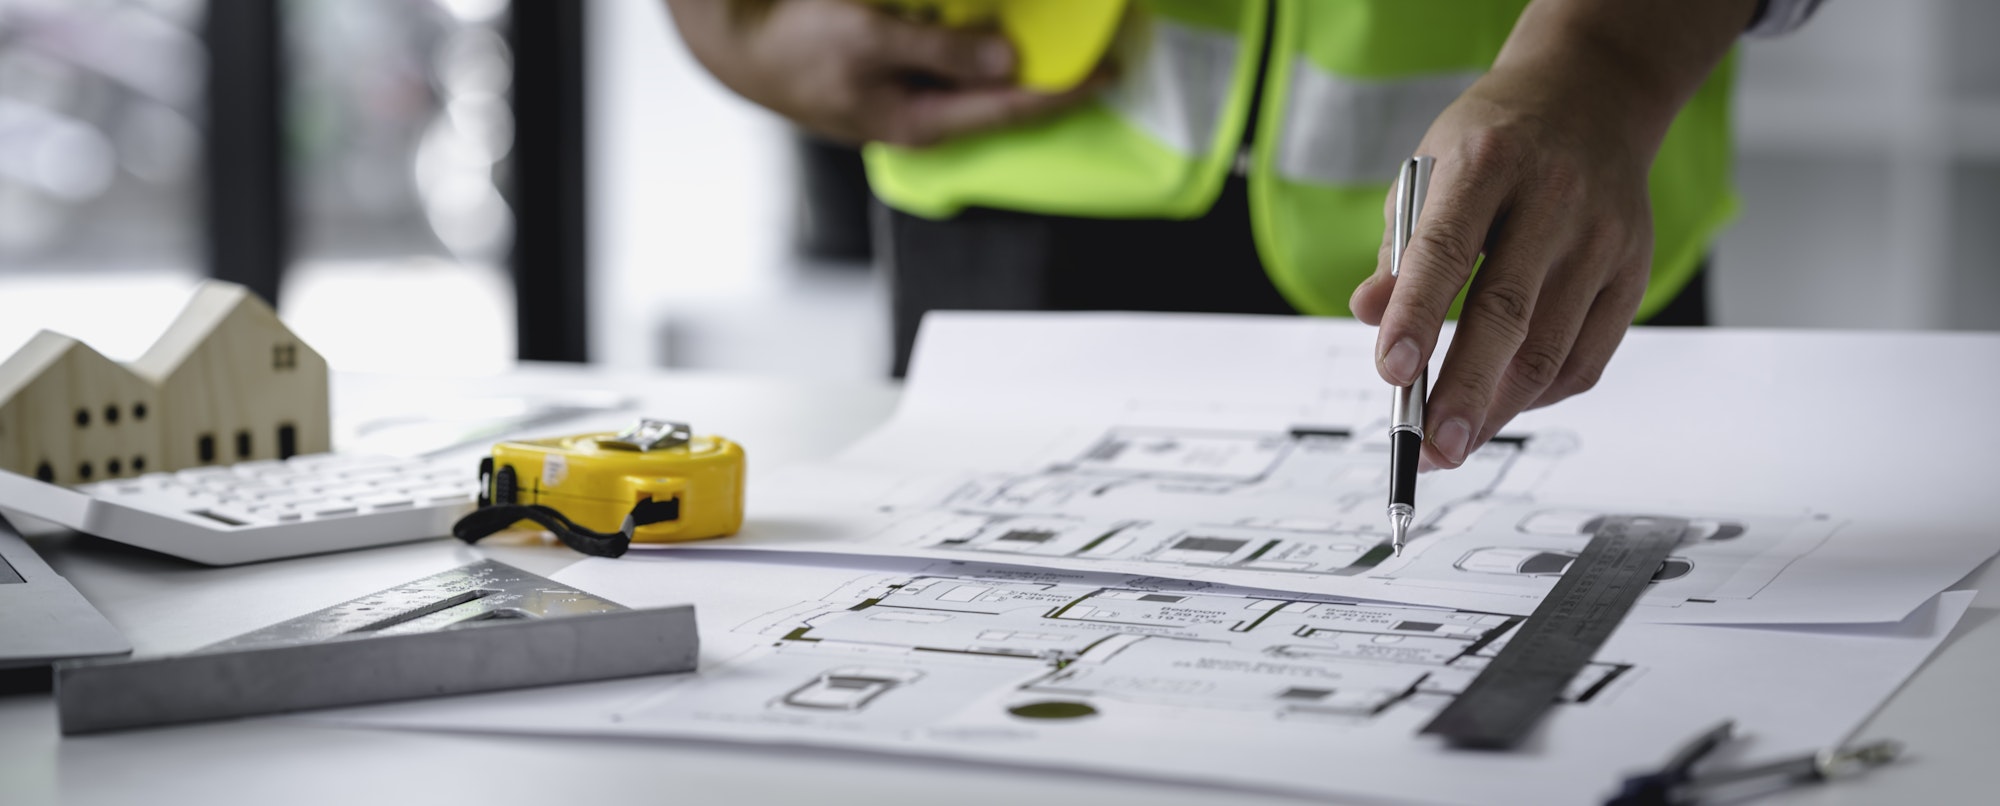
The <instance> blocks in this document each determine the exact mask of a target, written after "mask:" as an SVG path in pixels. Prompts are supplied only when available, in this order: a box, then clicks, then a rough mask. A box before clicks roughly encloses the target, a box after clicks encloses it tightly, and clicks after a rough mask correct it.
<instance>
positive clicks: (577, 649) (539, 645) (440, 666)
mask: <svg viewBox="0 0 2000 806" xmlns="http://www.w3.org/2000/svg"><path fill="white" fill-rule="evenodd" d="M699 648H700V639H699V637H698V635H697V633H696V631H695V621H694V606H693V605H680V606H677V607H668V608H661V609H655V610H632V609H630V608H627V607H625V606H624V605H621V604H618V603H617V602H613V601H610V600H608V599H602V598H599V597H596V596H592V595H591V594H588V593H584V592H583V591H580V590H577V589H575V588H572V587H570V586H568V585H564V584H562V583H559V582H556V581H554V580H550V579H546V578H543V577H540V576H536V575H534V574H530V573H528V572H526V571H523V570H521V569H519V568H515V567H513V566H511V565H504V564H502V563H497V562H494V561H492V560H484V561H481V562H476V563H472V564H469V565H463V566H460V567H458V568H454V569H452V570H450V571H446V572H444V573H442V574H435V575H432V576H428V577H425V578H423V579H419V580H416V581H413V582H409V583H406V584H403V585H398V586H396V587H393V588H389V589H387V590H383V591H379V592H376V593H372V594H369V595H367V596H363V597H361V598H359V599H354V600H352V601H348V602H344V603H342V604H338V605H334V606H333V607H329V608H326V609H324V610H319V611H316V612H313V613H308V614H306V615H303V616H300V617H298V618H295V619H291V620H289V621H284V622H280V623H278V624H274V625H271V626H269V627H266V628H264V629H261V630H257V631H255V632H251V633H248V634H245V635H241V636H238V637H236V638H232V639H229V640H227V641H223V642H221V643H218V644H213V645H210V646H207V647H203V648H202V649H198V650H195V651H194V652H191V653H188V654H185V655H172V656H166V657H157V658H146V659H136V660H112V661H75V662H69V663H63V664H59V665H57V666H56V674H55V677H56V689H55V695H56V710H57V715H58V719H59V721H60V723H61V725H62V732H63V733H66V734H78V733H94V732H98V731H107V730H122V729H126V728H137V727H146V726H151V725H166V724H173V723H177V722H194V721H199V720H208V719H224V718H228V717H240V716H252V715H257V714H273V713H282V712H286V711H299V710H305V709H309V708H328V707H333V706H340V705H359V704H362V703H373V702H386V701H390V700H401V699H410V698H413V697H435V696H442V695H448V694H467V693H471V692H477V691H497V690H500V689H508V688H521V687H524V686H541V685H550V684H554V683H575V682H581V681H586V680H604V679H609V678H614V677H630V676H634V675H643V674H660V673H665V672H684V671H689V670H692V669H693V668H694V666H695V655H696V652H697V650H698V649H699Z"/></svg>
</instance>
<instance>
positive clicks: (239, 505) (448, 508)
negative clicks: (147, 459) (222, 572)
mask: <svg viewBox="0 0 2000 806" xmlns="http://www.w3.org/2000/svg"><path fill="white" fill-rule="evenodd" d="M478 490H479V474H478V470H477V467H476V466H475V465H471V464H468V463H467V462H466V461H465V460H464V459H463V458H456V459H408V458H396V457H385V456H359V455H346V454H311V455H304V456H294V457H292V458H290V459H285V460H275V459H273V460H268V461H258V462H244V463H241V464H235V465H226V466H214V467H200V468H193V469H190V470H182V471H178V472H174V473H151V474H147V475H144V476H139V477H137V478H131V479H116V480H111V481H100V482H95V483H91V484H83V485H78V486H75V487H62V486H58V485H55V484H49V483H46V482H42V481H38V480H35V479H32V478H28V477H26V476H22V475H19V474H16V473H9V472H6V471H0V509H5V510H8V511H12V512H18V513H21V514H24V515H30V516H33V517H36V518H40V519H42V520H46V521H52V522H54V523H56V524H58V525H61V526H65V527H68V528H71V529H75V530H77V531H80V532H84V533H86V534H92V535H96V536H98V537H102V538H105V539H108V540H116V541H118V542H120V543H129V544H131V545H134V546H139V547H141V548H147V549H152V550H153V551H158V552H162V553H165V554H171V555H174V556H176V557H183V558H186V559H189V560H193V561H195V562H199V563H206V564H208V565H234V564H237V563H247V562H256V561H258V560H270V559H276V558H279V557H295V556H298V555H302V554H319V553H322V552H328V551H341V550H345V549H354V548H362V547H366V546H379V545H383V544H387V543H399V542H404V541H409V540H418V539H422V538H430V537H441V536H444V535H448V534H451V525H452V523H453V522H455V521H457V520H458V519H459V518H460V517H462V516H464V515H465V514H466V513H468V512H471V511H472V509H473V503H474V500H475V498H476V497H477V494H478Z"/></svg>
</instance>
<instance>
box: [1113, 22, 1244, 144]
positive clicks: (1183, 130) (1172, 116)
mask: <svg viewBox="0 0 2000 806" xmlns="http://www.w3.org/2000/svg"><path fill="white" fill-rule="evenodd" d="M1137 34H1138V35H1136V36H1129V37H1127V38H1126V39H1125V40H1123V41H1121V42H1119V43H1118V56H1119V62H1118V63H1119V64H1120V65H1121V66H1122V68H1123V73H1122V75H1121V76H1120V78H1119V80H1118V82H1117V83H1116V84H1114V85H1113V86H1111V87H1110V88H1109V89H1107V90H1105V92H1104V94H1103V96H1101V100H1102V101H1103V102H1104V104H1105V106H1107V107H1109V108H1110V109H1111V110H1112V111H1114V112H1116V113H1118V115H1119V117H1122V118H1124V119H1125V121H1126V122H1128V123H1130V124H1132V125H1133V126H1134V127H1136V128H1138V129H1139V130H1140V131H1142V132H1145V133H1146V134H1148V135H1150V136H1152V138H1153V139H1155V140H1158V141H1160V143H1161V144H1162V145H1165V146H1167V147H1168V148H1171V149H1173V150H1175V151H1178V152H1180V153H1181V154H1184V155H1186V156H1189V157H1196V158H1198V157H1201V156H1204V155H1206V154H1207V153H1208V150H1209V146H1210V145H1211V143H1212V141H1213V140H1214V139H1215V127H1216V124H1217V123H1218V122H1220V121H1221V120H1222V111H1223V106H1224V105H1225V104H1227V103H1229V89H1230V87H1231V86H1233V85H1234V83H1235V80H1236V56H1237V44H1236V35H1235V34H1233V33H1226V32H1222V31H1210V30H1205V29H1199V28H1190V27H1188V26H1184V25H1176V24H1174V23H1171V22H1164V21H1161V20H1159V19H1157V18H1155V19H1154V20H1153V21H1152V24H1151V25H1148V26H1143V27H1140V28H1139V30H1138V31H1137Z"/></svg>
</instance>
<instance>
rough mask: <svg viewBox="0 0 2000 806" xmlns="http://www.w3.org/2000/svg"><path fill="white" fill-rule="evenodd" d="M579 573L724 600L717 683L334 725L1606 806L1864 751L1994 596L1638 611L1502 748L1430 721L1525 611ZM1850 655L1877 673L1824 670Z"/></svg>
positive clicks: (1000, 569) (713, 612)
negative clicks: (1744, 743)
mask: <svg viewBox="0 0 2000 806" xmlns="http://www.w3.org/2000/svg"><path fill="white" fill-rule="evenodd" d="M843 562H844V563H845V564H842V563H843ZM557 578H558V579H560V580H562V581H563V582H565V584H573V585H576V586H578V587H579V588H582V589H586V590H590V591H592V592H593V593H596V594H599V595H604V596H608V597H610V598H612V599H614V600H618V601H621V602H624V603H627V604H631V605H634V606H640V607H644V606H654V605H659V604H663V603H665V602H667V601H686V600H694V601H698V602H700V603H701V604H700V605H699V608H698V611H697V613H698V617H699V618H700V620H701V629H702V640H703V647H704V650H703V660H702V663H701V669H700V671H699V672H698V673H696V674H694V675H691V676H682V677H665V678H651V679H646V680H637V681H630V682H626V683H617V684H602V685H599V686H596V687H589V688H577V689H548V690H542V691H532V692H518V693H510V694H505V695H493V696H479V697H471V698H459V699H454V700H444V701H435V702H424V703H412V704H409V705H402V706H394V707H389V708H383V709H374V710H370V711H364V712H349V713H345V714H341V715H338V716H337V717H335V718H338V719H341V720H344V721H361V722H366V723H369V724H385V725H399V726H420V727H448V728H454V729H492V730H504V731H509V732H520V731H527V732H550V733H569V734H599V735H619V736H672V737H686V738H698V739H702V740H711V741H713V740H720V741H735V742H750V743H760V742H783V743H786V744H801V743H803V744H808V745H825V746H832V747H842V748H850V749H864V750H874V751H883V752H892V753H898V754H917V755H930V756H945V757H956V758H963V759H971V760H980V761H987V762H998V763H1006V764H1017V765H1018V764H1027V765H1033V766H1043V767H1058V768H1073V769H1087V770H1094V771H1100V772H1106V771H1108V772H1117V773H1124V774H1133V775H1144V776H1147V777H1153V778H1168V779H1177V780H1190V781H1202V782H1207V783H1210V784H1218V785H1226V786H1241V787H1252V788H1257V789H1265V790H1282V791H1290V792H1303V793H1311V794H1319V795H1327V794H1333V793H1341V794H1347V795H1360V796H1384V797H1387V796H1395V797H1402V798H1415V799H1418V800H1423V801H1426V802H1471V803H1485V802H1492V801H1494V800H1495V799H1496V797H1498V796H1500V795H1502V794H1503V793H1504V797H1499V799H1502V800H1507V801H1509V802H1534V803H1556V802H1581V801H1589V800H1592V799H1594V798H1597V797H1599V796H1601V795H1602V794H1603V791H1604V790H1605V789H1607V788H1609V787H1610V786H1611V785H1612V783H1613V781H1614V778H1615V773H1616V772H1618V771H1623V770H1629V769H1634V768H1638V767H1641V766H1644V765H1646V764H1652V763H1657V760H1658V759H1659V758H1664V757H1665V756H1666V755H1667V754H1668V753H1669V752H1670V751H1671V749H1672V746H1673V745H1674V744H1675V743H1676V742H1678V741H1680V740H1682V739H1684V738H1686V736H1688V735H1691V734H1692V733H1693V732H1694V731H1696V730H1698V729H1699V728H1701V727H1705V726H1707V725H1709V724H1713V722H1715V721H1716V720H1719V719H1721V718H1723V717H1725V716H1727V717H1732V718H1735V719H1737V720H1738V721H1739V724H1742V725H1744V726H1746V729H1754V730H1755V731H1756V732H1757V735H1758V737H1759V739H1758V742H1757V744H1756V752H1757V754H1758V755H1759V757H1763V756H1765V755H1770V756H1776V755H1778V754H1782V753H1785V752H1787V751H1790V750H1798V749H1805V748H1812V747H1817V746H1819V745H1821V744H1824V743H1827V742H1831V741H1834V740H1837V739H1838V738H1839V737H1840V736H1842V735H1844V734H1845V732H1846V731H1848V730H1851V729H1852V727H1853V725H1854V724H1856V723H1858V722H1859V721H1860V720H1861V719H1863V718H1865V716H1866V715H1867V713H1868V712H1869V711H1870V710H1872V708H1873V704H1874V703H1875V702H1878V701H1879V700H1880V699H1881V698H1882V697H1885V696H1887V694H1888V693H1889V691H1890V690H1892V689H1893V687H1894V685H1895V681H1896V680H1900V679H1901V676H1902V675H1903V674H1906V673H1907V670H1908V669H1910V668H1914V666H1915V665H1916V664H1917V663H1918V662H1919V661H1920V660H1921V659H1922V658H1923V657H1924V656H1925V654H1927V653H1928V652H1929V651H1930V649H1931V648H1932V647H1934V646H1935V645H1936V644H1937V642H1939V641H1941V640H1942V639H1943V637H1944V635H1945V634H1946V633H1947V632H1948V631H1949V629H1950V625H1951V623H1953V622H1954V621H1955V620H1956V618H1957V616H1958V614H1959V613H1960V612H1962V609H1963V608H1964V606H1965V605H1966V603H1967V602H1969V597H1967V596H1963V595H1958V596H1959V598H1955V599H1947V600H1945V601H1944V603H1942V604H1939V605H1934V606H1930V607H1927V608H1923V609H1921V610H1920V611H1919V613H1918V614H1917V615H1914V616H1912V618H1911V619H1910V620H1908V621H1906V622H1905V623H1904V624H1902V625H1883V627H1884V629H1880V630H1876V631H1873V632H1871V633H1868V634H1866V635H1864V636H1862V637H1860V638H1856V637H1854V636H1850V635H1846V634H1834V633H1813V632H1798V633H1787V632H1766V631H1758V630H1740V629H1730V628H1714V627H1694V626H1681V625H1649V624H1634V625H1627V627H1626V628H1625V629H1623V630H1621V631H1620V632H1619V634H1618V636H1617V637H1615V638H1614V639H1613V641H1612V642H1611V643H1610V644H1609V645H1607V646H1606V647H1605V649H1604V651H1603V653H1602V654H1601V655H1600V657H1599V662H1597V663H1593V664H1591V665H1590V666H1589V667H1588V668H1587V669H1586V671H1585V673H1584V674H1582V675H1580V676H1579V677H1578V678H1577V679H1576V680H1575V681H1573V682H1572V684H1571V685H1570V686H1569V688H1568V690H1567V691H1566V692H1565V694H1564V696H1563V704H1562V705H1560V706H1559V707H1557V708H1556V709H1555V710H1554V711H1553V712H1552V714H1551V716H1550V717H1549V719H1548V721H1547V722H1546V723H1545V728H1544V729H1543V730H1542V732H1541V733H1540V735H1539V738H1538V739H1537V740H1536V741H1534V742H1532V743H1531V744H1530V746H1528V747H1526V748H1524V749H1522V750H1520V751H1517V752H1514V753H1510V754H1500V755H1496V754H1490V753H1469V752H1455V751H1451V750H1448V749H1446V748H1444V747H1443V746H1442V745H1441V744H1439V743H1437V742H1436V741H1434V740H1433V739H1432V738H1431V737H1424V736H1419V735H1417V729H1418V727H1420V726H1421V725H1422V724H1423V723H1424V722H1425V721H1427V720H1428V719H1429V717H1430V716H1431V715H1432V714H1434V713H1435V712H1436V711H1437V709H1439V708H1441V707H1443V705H1445V704H1446V703H1448V702H1450V700H1451V698H1452V697H1454V696H1456V695H1457V693H1458V692H1459V691H1461V690H1462V688H1463V686H1465V685H1466V683H1467V682H1468V681H1469V680H1471V679H1472V676H1473V675H1475V674H1476V673H1477V672H1478V670H1479V668H1480V667H1481V665H1482V664H1483V663H1484V662H1485V660H1486V659H1487V658H1489V657H1491V656H1492V655H1493V653H1494V652H1496V651H1497V650H1498V649H1499V648H1500V647H1502V646H1504V644H1505V642H1506V640H1507V638H1508V635H1509V633H1510V632H1511V631H1512V630H1514V629H1515V627H1516V625H1517V624H1518V623H1519V619H1518V618H1517V617H1514V616H1508V615H1504V614H1496V613H1481V612H1471V611H1464V610H1452V609H1444V608H1426V607H1411V606H1400V605H1381V604H1371V603H1366V602H1353V601H1341V600H1336V599H1331V598H1328V597H1317V596H1306V595H1267V594H1263V593H1259V592H1256V591H1251V590H1245V589H1241V588H1234V587H1229V586H1221V585H1214V584H1209V583H1202V582H1188V581H1184V580H1173V579H1165V578H1160V577H1140V576H1129V575H1116V574H1098V573H1085V572H1068V571H1041V570H1033V569H1023V568H1019V567H1011V566H995V565H987V564H983V563H976V562H937V561H912V560H895V559H890V558H880V557H871V558H848V559H846V560H843V561H840V562H835V561H832V560H829V561H825V562H821V563H800V562H798V561H797V560H796V559H794V561H793V562H778V561H773V557H772V555H768V554H757V555H753V554H750V553H747V552H701V553H686V552H683V553H676V554H665V555H652V556H640V557H636V558H635V557H627V558H626V559H621V560H615V561H613V560H586V561H584V562H581V563H579V564H577V565H576V566H573V567H572V568H571V569H569V570H566V571H564V572H562V573H561V574H558V575H557ZM1857 642H1859V643H1858V644H1857ZM1857 649H1859V650H1865V651H1862V652H1857ZM1830 663H1839V664H1842V666H1843V668H1844V669H1850V670H1856V673H1854V674H1845V675H1839V676H1827V675H1821V674H1817V673H1816V670H1817V669H1820V668H1822V667H1823V666H1824V665H1825V664H1830ZM1856 664H1860V666H1856ZM1861 667H1866V668H1865V669H1862V668H1861ZM1746 669H1754V670H1756V673H1755V674H1744V673H1743V672H1744V670H1746ZM1863 671H1865V672H1866V673H1862V672H1863ZM1694 692H1698V694H1693V695H1692V696H1690V694H1691V693H1694ZM1635 725H1643V726H1645V729H1644V730H1634V729H1633V726H1635ZM1752 726H1754V728H1753V727H1752ZM1502 773H1504V774H1502ZM1496 775H1497V776H1498V777H1495V776H1496ZM1494 787H1499V788H1498V789H1496V788H1494Z"/></svg>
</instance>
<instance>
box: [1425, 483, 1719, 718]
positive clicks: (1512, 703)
mask: <svg viewBox="0 0 2000 806" xmlns="http://www.w3.org/2000/svg"><path fill="white" fill-rule="evenodd" d="M1687 527H1688V522H1687V521H1686V520H1684V519H1680V518H1665V517H1655V516H1650V515H1629V516H1614V517H1607V518H1605V519H1604V521H1603V522H1602V523H1601V524H1599V526H1598V528H1597V531H1596V533H1595V534H1594V535H1593V536H1592V537H1591V538H1590V543H1589V544H1588V545H1585V546H1584V547H1583V553H1582V554H1580V555H1578V556H1577V558H1576V560H1575V561H1573V562H1571V563H1570V566H1569V568H1568V569H1566V570H1565V571H1563V575H1562V578H1561V579H1558V580H1556V584H1555V588H1554V589H1553V590H1550V591H1549V595H1548V596H1547V597H1546V598H1544V599H1542V603H1541V604H1540V605H1537V606H1536V607H1535V612H1534V614H1532V615H1530V616H1528V620H1527V621H1525V622H1523V623H1522V624H1521V625H1520V626H1519V627H1517V628H1515V631H1514V634H1513V636H1512V637H1510V638H1508V640H1507V645H1506V646H1505V647H1503V648H1502V649H1501V650H1500V654H1499V655H1497V656H1495V657H1494V658H1493V661H1492V662H1491V663H1488V664H1487V666H1486V668H1485V669H1484V670H1483V671H1481V672H1480V673H1479V676H1478V677H1476V678H1474V679H1473V681H1472V684H1471V685H1470V686H1467V687H1466V689H1465V693H1463V694H1460V695H1459V696H1458V698H1457V699H1454V700H1452V702H1451V704H1450V705H1448V706H1446V707H1445V708H1444V710H1442V711H1440V712H1438V715H1437V716H1436V717H1434V718H1432V719H1431V722H1430V724H1428V725H1425V726H1424V729H1423V732H1424V733H1427V734H1431V735H1435V736H1442V737H1443V738H1444V739H1445V741H1446V742H1447V743H1449V744H1451V745H1452V746H1455V747H1466V748H1479V749H1495V750H1501V749H1506V748H1510V747H1513V746H1514V745H1516V744H1519V743H1520V741H1521V740H1522V739H1523V738H1526V737H1527V735H1528V733H1529V732H1530V731H1532V730H1533V729H1534V727H1535V724H1536V723H1537V722H1539V721H1540V720H1541V718H1542V715H1543V714H1545V713H1547V712H1548V710H1549V708H1550V707H1552V706H1554V705H1555V704H1556V700H1557V698H1558V697H1560V696H1561V695H1562V692H1563V689H1564V688H1565V687H1567V686H1568V685H1569V682H1570V680H1571V679H1572V678H1574V677H1576V675H1577V673H1578V672H1580V671H1582V670H1583V667H1584V665H1585V664H1588V663H1589V662H1590V660H1591V658H1593V657H1595V656H1596V655H1597V650H1598V649H1599V648H1600V647H1602V646H1604V642H1605V640H1606V639H1608V638H1610V637H1611V633H1612V632H1613V631H1614V630H1616V629H1618V624H1619V622H1620V621H1623V620H1624V618H1625V614H1626V613H1627V612H1629V611H1630V610H1631V609H1632V605H1633V604H1634V603H1636V602H1638V601H1639V596H1640V595H1641V594H1644V593H1645V592H1646V586H1647V585H1648V584H1651V582H1652V580H1653V575H1654V574H1656V573H1658V572H1659V570H1660V565H1661V564H1662V563H1664V562H1665V561H1666V559H1667V555H1668V554H1669V553H1670V552H1672V551H1673V550H1674V547H1675V546H1677V545H1679V544H1680V542H1681V538H1682V536H1683V535H1685V534H1686V533H1687Z"/></svg>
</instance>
